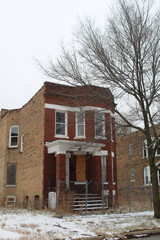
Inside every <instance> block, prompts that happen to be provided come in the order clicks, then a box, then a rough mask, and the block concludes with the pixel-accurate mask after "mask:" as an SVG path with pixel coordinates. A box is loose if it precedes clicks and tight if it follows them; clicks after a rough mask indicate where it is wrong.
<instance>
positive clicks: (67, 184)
mask: <svg viewBox="0 0 160 240" xmlns="http://www.w3.org/2000/svg"><path fill="white" fill-rule="evenodd" d="M70 157H71V154H70V153H66V186H67V187H68V188H69V158H70Z"/></svg>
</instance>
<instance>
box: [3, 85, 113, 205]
mask: <svg viewBox="0 0 160 240" xmlns="http://www.w3.org/2000/svg"><path fill="white" fill-rule="evenodd" d="M95 92H97V93H98V94H97V96H98V95H99V96H105V102H103V100H102V99H103V98H98V97H97V96H95ZM114 108H115V104H114V98H113V95H112V94H111V92H110V90H109V89H107V88H101V87H96V86H77V87H72V86H67V85H60V84H56V83H49V82H45V83H44V85H43V87H42V88H41V89H40V90H39V91H38V92H37V93H36V94H35V95H34V96H33V97H32V99H31V100H30V101H29V102H28V103H27V104H25V105H24V106H23V107H22V108H20V109H14V110H5V109H2V110H1V114H0V131H1V134H0V143H1V149H0V162H1V164H0V204H1V205H4V204H5V203H6V204H7V201H8V203H9V200H10V199H11V198H12V199H11V201H12V200H13V199H14V204H15V206H20V207H23V206H25V207H27V206H30V207H34V206H35V207H36V206H40V207H43V206H45V205H47V199H48V193H49V192H51V191H52V192H56V191H57V189H58V184H59V183H61V182H64V183H65V188H66V186H67V188H68V189H70V188H72V190H74V189H75V191H79V189H80V188H79V186H82V185H83V183H85V182H86V180H87V181H88V183H90V185H92V188H88V190H89V191H92V192H94V193H95V192H97V193H99V194H100V193H101V191H102V183H103V187H104V189H105V190H106V191H105V193H106V194H107V197H108V201H109V206H112V205H113V202H114V201H116V198H117V171H116V169H117V166H116V149H115V131H114V125H115V118H114ZM73 183H74V184H73ZM62 190H64V188H63V189H62Z"/></svg>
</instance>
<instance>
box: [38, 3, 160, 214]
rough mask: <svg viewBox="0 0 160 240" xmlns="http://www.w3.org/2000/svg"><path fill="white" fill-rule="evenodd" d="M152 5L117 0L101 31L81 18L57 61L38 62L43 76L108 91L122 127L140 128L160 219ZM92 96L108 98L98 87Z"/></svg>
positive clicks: (158, 81)
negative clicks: (113, 100) (113, 97)
mask: <svg viewBox="0 0 160 240" xmlns="http://www.w3.org/2000/svg"><path fill="white" fill-rule="evenodd" d="M153 6H154V4H153V3H151V1H150V0H148V1H147V0H141V1H140V0H132V1H129V0H128V1H127V0H118V3H117V8H116V9H115V11H113V12H112V15H111V17H110V18H109V19H108V20H107V22H106V26H105V28H104V29H103V30H102V29H100V28H98V27H96V24H95V22H94V21H93V20H91V19H85V20H84V21H83V22H80V23H79V25H78V27H77V28H76V29H75V34H74V37H75V45H74V46H72V47H70V49H68V50H67V48H66V47H65V46H64V45H62V55H61V56H60V57H59V58H58V59H57V62H56V63H55V64H54V63H53V62H52V61H49V62H48V65H47V67H44V66H42V65H41V67H42V68H43V70H44V71H45V73H46V74H47V75H48V76H50V77H52V78H55V79H57V80H60V81H64V82H66V83H69V84H76V85H77V84H79V85H86V86H87V87H90V88H91V84H92V85H99V86H104V87H106V86H107V87H109V88H110V89H111V90H112V92H113V93H114V95H115V98H116V101H117V102H118V104H117V107H116V110H115V111H116V114H117V115H118V116H119V117H120V118H121V119H122V120H123V123H125V127H129V128H134V129H136V130H138V131H141V132H142V133H143V134H144V135H145V138H146V140H147V146H148V159H149V165H150V170H151V176H152V191H153V205H154V216H155V217H156V218H160V198H159V189H158V180H157V166H156V164H155V152H156V148H157V143H158V138H159V131H158V130H157V128H156V127H155V126H156V124H157V123H158V121H159V116H160V114H159V99H160V15H158V14H155V13H153V11H152V9H153ZM93 91H94V90H93ZM95 95H96V96H97V98H100V99H101V100H103V101H104V102H107V103H108V99H105V97H104V96H101V95H99V94H98V92H96V91H95ZM102 98H103V99H102ZM122 99H123V101H124V102H125V103H126V102H127V104H126V106H125V109H124V108H123V104H119V103H121V101H120V100H122ZM153 137H154V140H153Z"/></svg>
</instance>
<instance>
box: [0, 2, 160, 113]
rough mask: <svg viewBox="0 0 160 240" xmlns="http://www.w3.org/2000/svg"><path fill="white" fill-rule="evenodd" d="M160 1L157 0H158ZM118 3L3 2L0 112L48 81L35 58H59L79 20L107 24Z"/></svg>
mask: <svg viewBox="0 0 160 240" xmlns="http://www.w3.org/2000/svg"><path fill="white" fill-rule="evenodd" d="M157 1H158V0H157ZM114 2H115V0H0V109H2V108H7V109H13V108H19V107H21V106H23V105H24V104H25V103H26V102H28V100H29V99H30V98H31V97H32V96H33V95H34V94H35V93H36V92H37V91H38V90H39V89H40V88H41V86H42V85H43V82H44V81H48V80H49V79H47V78H46V77H45V76H44V75H43V74H42V73H41V71H40V70H39V69H38V67H37V65H36V62H35V59H39V60H40V61H42V62H47V59H48V57H49V56H51V57H52V58H53V59H54V58H56V56H58V53H59V49H60V47H59V46H60V42H61V40H63V41H64V42H66V43H69V41H70V40H71V38H72V30H73V27H75V26H76V23H77V19H78V17H79V18H84V16H86V15H87V16H91V17H95V18H96V20H97V21H98V23H100V24H101V23H104V18H105V16H106V15H107V14H108V13H109V8H110V7H111V4H113V3H114Z"/></svg>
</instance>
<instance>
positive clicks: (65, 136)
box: [55, 110, 68, 138]
mask: <svg viewBox="0 0 160 240" xmlns="http://www.w3.org/2000/svg"><path fill="white" fill-rule="evenodd" d="M57 113H63V114H64V116H65V122H64V124H63V125H64V127H65V134H57V133H56V130H57V124H61V123H57V115H56V114H57ZM67 135H68V113H67V112H65V111H60V110H56V111H55V137H58V138H67V137H68V136H67Z"/></svg>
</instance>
